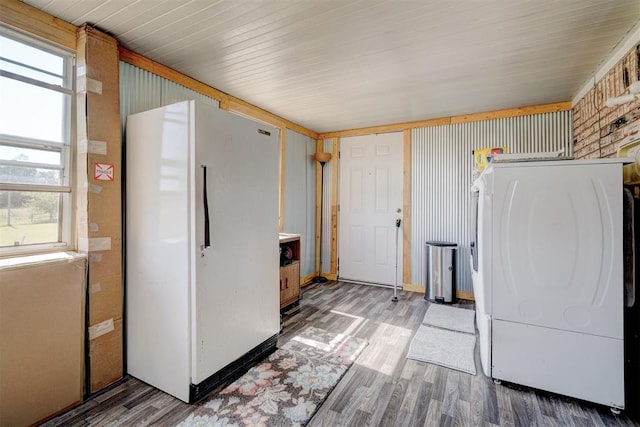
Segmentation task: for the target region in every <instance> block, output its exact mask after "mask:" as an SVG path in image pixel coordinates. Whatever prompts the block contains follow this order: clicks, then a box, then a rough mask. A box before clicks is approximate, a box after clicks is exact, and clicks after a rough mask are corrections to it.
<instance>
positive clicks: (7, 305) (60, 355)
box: [0, 256, 86, 426]
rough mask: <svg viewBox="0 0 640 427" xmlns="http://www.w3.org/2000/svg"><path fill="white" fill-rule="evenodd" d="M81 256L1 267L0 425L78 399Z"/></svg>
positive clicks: (26, 421)
mask: <svg viewBox="0 0 640 427" xmlns="http://www.w3.org/2000/svg"><path fill="white" fill-rule="evenodd" d="M85 264H86V260H85V259H84V258H79V257H77V256H73V257H72V256H69V259H63V260H58V261H56V262H46V263H42V264H36V265H34V264H27V265H22V266H19V267H10V268H0V342H1V343H2V345H1V346H0V425H3V426H5V425H6V426H18V425H30V424H34V423H36V422H38V421H40V420H43V419H45V418H48V417H50V416H53V415H55V414H57V413H59V412H62V411H64V410H65V409H68V408H70V407H72V406H74V405H76V404H78V403H80V402H81V401H82V392H83V373H84V299H85V298H84V296H85Z"/></svg>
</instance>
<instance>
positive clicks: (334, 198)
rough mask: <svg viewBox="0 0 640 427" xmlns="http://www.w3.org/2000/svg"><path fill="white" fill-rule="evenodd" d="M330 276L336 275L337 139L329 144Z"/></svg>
mask: <svg viewBox="0 0 640 427" xmlns="http://www.w3.org/2000/svg"><path fill="white" fill-rule="evenodd" d="M331 156H332V158H331V161H332V162H333V164H332V165H331V270H329V271H331V274H337V273H338V166H339V165H340V159H339V157H340V156H339V155H338V138H333V141H332V144H331Z"/></svg>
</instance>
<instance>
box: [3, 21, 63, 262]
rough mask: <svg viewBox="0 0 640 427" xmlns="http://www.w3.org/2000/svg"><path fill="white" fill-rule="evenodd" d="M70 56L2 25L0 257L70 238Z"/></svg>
mask: <svg viewBox="0 0 640 427" xmlns="http://www.w3.org/2000/svg"><path fill="white" fill-rule="evenodd" d="M73 102H74V97H73V54H72V53H70V52H67V51H64V50H61V49H57V48H56V47H54V46H50V45H47V44H45V43H43V42H41V41H39V40H36V39H31V38H28V37H26V36H24V35H21V34H18V33H14V32H12V31H9V30H7V29H4V28H3V27H0V255H7V254H18V253H26V252H35V251H43V250H51V249H55V248H59V249H67V248H69V246H70V244H69V243H70V240H71V184H70V179H69V175H70V168H69V165H70V146H71V117H72V111H73Z"/></svg>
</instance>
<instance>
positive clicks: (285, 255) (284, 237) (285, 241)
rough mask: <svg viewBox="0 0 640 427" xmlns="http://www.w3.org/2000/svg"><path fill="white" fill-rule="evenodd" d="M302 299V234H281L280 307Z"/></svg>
mask: <svg viewBox="0 0 640 427" xmlns="http://www.w3.org/2000/svg"><path fill="white" fill-rule="evenodd" d="M299 300H300V235H299V234H288V233H281V234H280V308H281V309H283V308H285V307H287V306H289V305H291V304H294V303H296V302H298V301H299Z"/></svg>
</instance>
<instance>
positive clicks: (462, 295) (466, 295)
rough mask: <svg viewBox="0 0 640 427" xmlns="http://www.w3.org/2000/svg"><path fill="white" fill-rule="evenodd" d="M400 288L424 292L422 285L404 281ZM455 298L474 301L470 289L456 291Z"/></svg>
mask: <svg viewBox="0 0 640 427" xmlns="http://www.w3.org/2000/svg"><path fill="white" fill-rule="evenodd" d="M402 289H403V290H405V291H409V292H417V293H420V294H424V292H425V288H424V286H422V285H414V284H412V283H405V284H404V285H402ZM456 298H458V299H466V300H470V301H475V298H474V297H473V292H472V291H459V290H457V291H456Z"/></svg>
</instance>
